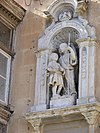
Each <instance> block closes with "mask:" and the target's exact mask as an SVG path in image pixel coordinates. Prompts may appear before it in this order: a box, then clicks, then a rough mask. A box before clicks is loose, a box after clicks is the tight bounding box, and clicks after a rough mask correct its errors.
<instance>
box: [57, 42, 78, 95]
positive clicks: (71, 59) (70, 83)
mask: <svg viewBox="0 0 100 133" xmlns="http://www.w3.org/2000/svg"><path fill="white" fill-rule="evenodd" d="M60 52H61V54H63V55H61V56H60V59H59V62H60V64H61V66H62V67H63V68H64V70H65V80H66V86H65V87H66V93H67V95H68V96H69V95H73V94H76V90H75V82H74V66H75V65H76V64H77V57H76V54H75V51H74V50H73V49H72V48H71V46H68V45H67V44H66V43H62V44H60Z"/></svg>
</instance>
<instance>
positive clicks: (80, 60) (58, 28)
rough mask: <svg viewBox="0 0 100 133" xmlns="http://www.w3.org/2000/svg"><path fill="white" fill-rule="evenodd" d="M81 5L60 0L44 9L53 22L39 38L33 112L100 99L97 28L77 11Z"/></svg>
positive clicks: (75, 0)
mask: <svg viewBox="0 0 100 133" xmlns="http://www.w3.org/2000/svg"><path fill="white" fill-rule="evenodd" d="M80 4H81V3H78V2H77V0H65V1H63V0H60V1H59V0H57V1H55V2H53V3H52V4H51V6H50V7H49V8H48V10H47V11H45V12H44V13H45V14H47V17H48V18H50V19H51V20H52V22H51V23H50V24H49V26H48V27H47V28H46V29H45V33H44V35H43V36H42V37H40V38H39V40H38V51H37V67H36V87H35V103H34V106H33V107H31V112H37V111H44V110H46V109H50V108H64V107H68V106H73V105H80V104H87V103H93V102H95V101H96V97H95V82H94V81H95V53H96V52H95V49H96V48H95V47H96V37H95V28H94V27H92V26H90V25H89V23H88V21H87V20H86V19H84V18H83V17H82V15H80V13H79V12H77V10H78V11H80V12H82V11H83V8H82V9H80V10H79V6H80ZM82 4H83V3H82ZM78 5H79V6H78ZM84 5H85V4H84ZM84 9H85V7H84Z"/></svg>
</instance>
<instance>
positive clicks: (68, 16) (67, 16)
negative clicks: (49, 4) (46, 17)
mask: <svg viewBox="0 0 100 133" xmlns="http://www.w3.org/2000/svg"><path fill="white" fill-rule="evenodd" d="M71 18H72V13H71V12H70V11H63V12H62V13H60V15H59V21H64V20H70V19H71Z"/></svg>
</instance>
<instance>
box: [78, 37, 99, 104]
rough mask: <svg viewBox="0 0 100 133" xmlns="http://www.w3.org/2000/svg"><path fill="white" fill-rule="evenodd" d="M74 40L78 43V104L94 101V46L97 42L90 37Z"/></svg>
mask: <svg viewBox="0 0 100 133" xmlns="http://www.w3.org/2000/svg"><path fill="white" fill-rule="evenodd" d="M76 42H77V43H78V45H79V87H78V90H79V99H78V104H86V103H91V102H95V101H96V96H95V54H96V48H95V47H96V44H97V43H96V40H94V39H91V38H87V39H79V40H77V41H76Z"/></svg>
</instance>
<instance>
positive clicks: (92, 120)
mask: <svg viewBox="0 0 100 133" xmlns="http://www.w3.org/2000/svg"><path fill="white" fill-rule="evenodd" d="M81 114H82V115H83V116H84V117H85V119H86V120H87V122H88V124H89V133H95V127H96V122H97V120H98V117H99V115H100V113H99V112H98V111H96V110H93V111H90V112H82V113H81Z"/></svg>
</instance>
